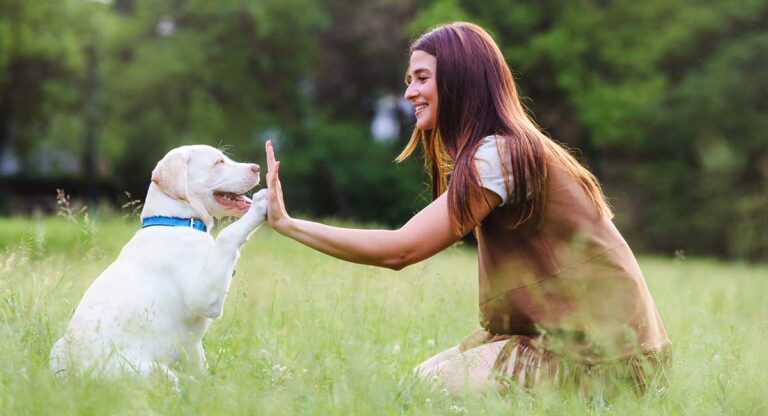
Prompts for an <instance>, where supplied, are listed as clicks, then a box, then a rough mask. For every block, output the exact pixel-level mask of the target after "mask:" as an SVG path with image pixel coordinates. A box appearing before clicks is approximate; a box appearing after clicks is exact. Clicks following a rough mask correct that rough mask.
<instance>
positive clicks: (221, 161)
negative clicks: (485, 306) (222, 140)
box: [214, 159, 224, 165]
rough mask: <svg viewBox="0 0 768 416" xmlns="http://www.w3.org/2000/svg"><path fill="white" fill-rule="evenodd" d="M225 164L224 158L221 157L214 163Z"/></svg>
mask: <svg viewBox="0 0 768 416" xmlns="http://www.w3.org/2000/svg"><path fill="white" fill-rule="evenodd" d="M223 164H224V159H219V160H217V161H216V163H214V165H223Z"/></svg>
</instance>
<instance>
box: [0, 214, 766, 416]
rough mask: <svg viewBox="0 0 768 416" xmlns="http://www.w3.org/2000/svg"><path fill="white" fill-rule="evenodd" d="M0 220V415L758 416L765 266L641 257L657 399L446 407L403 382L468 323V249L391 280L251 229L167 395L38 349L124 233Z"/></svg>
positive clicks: (762, 387)
mask: <svg viewBox="0 0 768 416" xmlns="http://www.w3.org/2000/svg"><path fill="white" fill-rule="evenodd" d="M91 224H92V225H91V226H90V227H86V226H83V218H82V217H80V218H79V219H78V222H77V223H72V222H67V221H66V220H64V219H63V218H56V217H41V218H39V219H7V218H6V219H2V218H0V320H1V321H0V415H52V414H56V415H67V414H73V415H75V414H76V415H103V414H121V415H131V414H141V415H146V414H183V415H196V414H199V415H214V414H242V415H271V414H274V415H286V414H312V415H336V414H341V415H347V414H349V415H366V414H369V415H392V414H435V415H450V414H483V415H488V414H515V415H518V414H557V415H579V414H615V415H627V414H638V415H639V414H643V415H645V414H681V415H709V414H712V415H716V414H717V415H719V414H723V415H742V414H744V415H761V414H768V399H766V397H767V396H768V393H767V392H768V387H766V386H768V358H766V354H768V346H767V345H768V336H767V335H768V267H766V266H749V265H743V264H726V263H720V262H716V261H709V260H699V259H681V258H678V259H672V258H658V257H653V258H652V257H641V258H640V263H641V266H642V268H643V271H644V272H645V275H646V278H647V280H648V284H649V286H650V289H651V293H652V294H653V296H654V298H655V301H656V305H657V307H658V309H659V312H660V313H661V316H662V318H663V320H664V323H665V325H666V328H667V331H668V333H669V335H670V337H671V338H672V341H673V344H674V355H675V359H674V360H675V361H674V374H673V380H672V386H671V388H670V390H669V392H668V394H667V395H666V396H665V397H664V398H656V397H646V398H642V399H637V398H635V397H634V396H632V395H626V396H622V397H619V398H618V399H616V400H614V401H612V402H610V403H608V404H607V405H602V406H599V405H595V404H594V403H586V402H585V401H584V400H583V399H581V398H580V397H577V396H572V395H569V394H567V393H564V392H552V391H543V392H533V393H526V392H522V391H512V392H509V393H507V394H504V395H497V394H485V395H480V394H475V395H467V396H465V397H461V398H452V397H449V396H447V395H445V394H444V393H443V392H441V391H440V390H434V389H431V388H429V386H425V385H422V384H419V383H417V382H416V380H415V379H414V378H413V377H412V376H411V369H412V368H413V367H414V366H415V365H417V364H418V363H420V362H421V361H422V360H424V359H426V358H428V357H429V356H431V355H433V354H435V353H437V352H438V351H440V350H441V349H444V348H448V347H450V346H452V345H454V344H455V343H456V342H457V341H458V340H460V339H461V338H462V337H463V336H464V335H466V334H468V333H469V332H470V331H472V330H473V329H475V328H476V326H477V305H476V300H477V282H476V280H477V270H476V268H477V266H476V259H475V254H474V252H473V250H472V249H471V248H468V247H454V248H451V249H448V250H446V251H445V252H443V253H441V254H439V255H437V256H435V257H434V258H432V259H429V260H428V261H425V262H423V263H421V264H417V265H414V266H411V267H408V268H406V269H405V270H403V271H400V272H392V271H388V270H383V269H376V268H372V267H365V266H358V265H353V264H348V263H344V262H341V261H338V260H335V259H333V258H330V257H327V256H324V255H322V254H319V253H317V252H314V251H312V250H310V249H307V248H305V247H303V246H300V245H299V244H297V243H294V242H293V241H290V240H287V239H285V238H283V237H281V236H279V235H277V234H276V233H273V232H271V230H270V229H269V228H268V227H263V228H262V229H260V230H259V231H258V232H257V233H256V234H255V235H254V237H253V238H252V239H251V241H250V242H249V243H248V245H247V246H246V247H245V249H244V250H243V252H242V257H241V259H240V262H239V263H238V267H237V276H236V278H235V280H234V282H233V285H232V288H231V291H230V294H229V297H228V299H227V303H226V306H225V312H224V316H223V318H222V319H220V320H218V321H216V322H214V323H213V325H212V326H211V329H210V331H209V332H208V333H207V334H206V337H205V339H204V345H205V348H206V353H207V356H208V362H209V364H210V369H209V371H208V372H206V373H205V374H202V375H201V374H194V373H190V372H185V371H183V370H182V371H180V378H181V392H180V393H176V392H174V390H173V389H172V387H171V386H170V385H169V383H167V382H166V381H165V380H164V379H163V378H162V377H160V376H158V377H155V378H152V379H149V380H134V379H130V378H126V379H122V380H110V381H105V380H98V379H88V378H73V379H67V380H57V379H55V378H54V377H53V375H52V374H51V373H50V372H49V371H48V352H49V350H50V348H51V345H52V343H53V341H54V340H56V339H57V338H58V337H59V336H61V334H62V332H63V330H64V327H65V325H66V323H67V321H68V319H69V317H70V316H71V314H72V312H73V310H74V308H75V306H76V305H77V303H78V301H79V300H80V297H81V295H82V293H83V292H84V290H85V289H86V288H87V287H88V285H89V284H90V282H91V281H93V279H94V278H95V277H96V276H97V275H98V274H99V273H100V272H101V271H102V270H103V269H104V268H105V267H106V266H107V265H108V264H109V263H110V262H111V261H112V260H113V259H114V258H115V257H116V256H117V253H118V251H119V250H120V247H121V246H122V245H123V244H124V243H125V242H126V241H127V240H128V239H129V238H130V237H131V235H132V234H133V233H134V231H135V229H136V221H133V222H130V221H126V220H123V219H120V218H118V217H115V216H99V217H98V218H96V220H94V221H92V223H91Z"/></svg>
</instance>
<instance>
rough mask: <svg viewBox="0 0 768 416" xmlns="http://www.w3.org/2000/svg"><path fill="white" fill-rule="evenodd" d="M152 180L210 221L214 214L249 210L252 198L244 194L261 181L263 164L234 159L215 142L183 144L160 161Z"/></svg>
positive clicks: (222, 215) (165, 192) (219, 214)
mask: <svg viewBox="0 0 768 416" xmlns="http://www.w3.org/2000/svg"><path fill="white" fill-rule="evenodd" d="M152 182H154V183H155V185H157V187H158V188H159V189H160V190H161V191H162V192H163V193H164V194H166V195H168V196H169V197H171V198H173V199H176V200H178V201H181V202H184V203H186V204H187V205H189V206H190V207H191V208H192V210H194V211H195V213H197V215H198V216H199V217H200V219H201V220H203V222H205V223H206V224H209V225H210V224H211V223H212V218H218V217H227V216H235V217H239V216H242V215H243V214H245V212H246V211H248V208H249V207H250V206H251V200H250V199H249V198H248V197H246V196H245V195H243V194H244V193H245V192H248V191H249V190H251V189H252V188H253V187H254V186H256V185H258V184H259V165H257V164H254V163H237V162H234V161H232V160H231V159H230V158H228V157H227V156H226V155H225V154H224V153H222V152H221V151H220V150H218V149H215V148H213V147H211V146H205V145H193V146H182V147H177V148H176V149H173V150H171V151H170V152H168V154H166V155H165V157H163V158H162V159H161V160H160V161H159V162H157V166H156V167H155V169H154V170H153V171H152Z"/></svg>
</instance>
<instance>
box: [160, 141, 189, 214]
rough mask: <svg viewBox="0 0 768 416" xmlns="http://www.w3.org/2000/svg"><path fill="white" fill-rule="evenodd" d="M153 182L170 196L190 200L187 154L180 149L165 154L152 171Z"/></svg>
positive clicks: (180, 199)
mask: <svg viewBox="0 0 768 416" xmlns="http://www.w3.org/2000/svg"><path fill="white" fill-rule="evenodd" d="M152 182H154V183H155V185H157V187H158V188H160V190H161V191H163V193H164V194H166V195H168V196H169V197H171V198H173V199H177V200H179V201H185V202H189V191H188V186H187V158H186V155H185V154H184V153H183V152H182V151H179V150H173V151H171V152H169V153H168V154H167V155H165V157H163V158H162V159H160V161H159V162H157V166H155V169H154V170H153V171H152Z"/></svg>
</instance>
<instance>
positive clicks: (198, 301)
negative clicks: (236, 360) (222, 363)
mask: <svg viewBox="0 0 768 416" xmlns="http://www.w3.org/2000/svg"><path fill="white" fill-rule="evenodd" d="M258 183H259V166H258V165H256V164H250V163H236V162H233V161H232V160H230V159H229V158H227V157H226V156H225V155H224V154H223V153H222V152H220V151H219V150H217V149H214V148H212V147H210V146H202V145H195V146H183V147H179V148H176V149H173V150H171V151H170V152H169V153H168V154H167V155H165V157H164V158H163V159H162V160H160V162H158V164H157V167H155V169H154V170H153V171H152V183H151V184H150V185H149V191H148V193H147V198H146V201H145V204H144V209H143V211H142V213H141V217H142V220H143V221H146V219H147V218H149V217H157V216H160V217H177V218H185V219H191V218H196V219H198V220H202V223H204V224H205V226H206V227H207V229H210V228H211V227H212V226H213V218H214V217H224V216H238V217H239V216H241V217H242V218H240V219H239V220H237V221H236V222H234V223H232V224H231V225H229V226H228V227H226V228H224V229H223V230H222V231H221V232H220V233H219V234H218V236H217V237H216V239H215V240H214V238H213V237H212V236H211V235H210V234H208V233H207V232H205V231H200V230H198V229H195V228H190V227H189V226H150V227H146V228H142V229H140V230H139V231H137V232H136V234H135V235H134V237H133V238H132V239H131V240H130V241H129V242H128V244H126V245H125V247H123V249H122V251H121V252H120V255H119V256H118V258H117V260H115V262H114V263H112V264H111V265H110V266H109V267H107V269H106V270H104V272H103V273H102V274H101V275H100V276H99V277H98V278H97V279H96V280H95V281H94V282H93V284H92V285H91V286H90V287H89V288H88V290H87V291H86V292H85V294H84V295H83V298H82V300H81V301H80V304H79V305H78V307H77V309H76V310H75V313H74V316H72V320H71V321H70V322H69V325H68V326H67V329H66V332H65V334H64V336H63V337H62V338H61V339H59V340H58V341H56V343H55V344H54V346H53V349H52V350H51V355H50V360H51V369H52V370H53V371H54V372H56V373H57V374H65V373H69V372H82V371H92V372H94V373H95V374H100V375H108V376H109V375H117V374H120V373H125V372H128V373H135V374H138V375H143V376H145V375H148V374H150V373H151V372H152V371H154V370H160V371H163V372H165V373H166V374H167V375H168V377H169V378H170V379H171V380H172V381H173V382H174V383H176V380H177V379H176V376H175V374H174V373H173V372H172V370H171V369H170V368H169V367H170V366H171V365H172V364H174V363H176V362H177V361H180V360H186V361H187V362H190V363H191V364H192V365H194V366H196V367H199V368H201V369H202V368H205V366H206V361H205V355H204V352H203V346H202V343H201V340H202V337H203V334H204V333H205V331H206V329H207V328H208V325H209V324H210V322H211V319H215V318H218V317H220V316H221V314H222V312H223V307H224V299H225V298H226V296H227V291H228V290H229V285H230V282H231V280H232V275H233V271H234V267H235V262H236V261H237V258H238V256H239V253H238V250H239V249H240V247H242V246H243V244H245V242H246V241H247V240H248V237H249V236H250V234H251V233H252V232H253V231H254V230H256V228H258V226H259V225H260V224H261V223H262V222H263V221H264V219H265V216H266V211H267V204H266V190H261V191H259V192H258V193H256V194H255V195H254V197H253V202H251V200H250V199H248V198H247V197H245V196H243V195H242V194H243V193H245V192H247V191H249V190H250V189H251V188H253V187H254V186H256V185H257V184H258ZM177 221H178V220H177ZM185 221H187V220H185ZM190 221H191V220H190ZM198 223H199V221H198Z"/></svg>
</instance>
